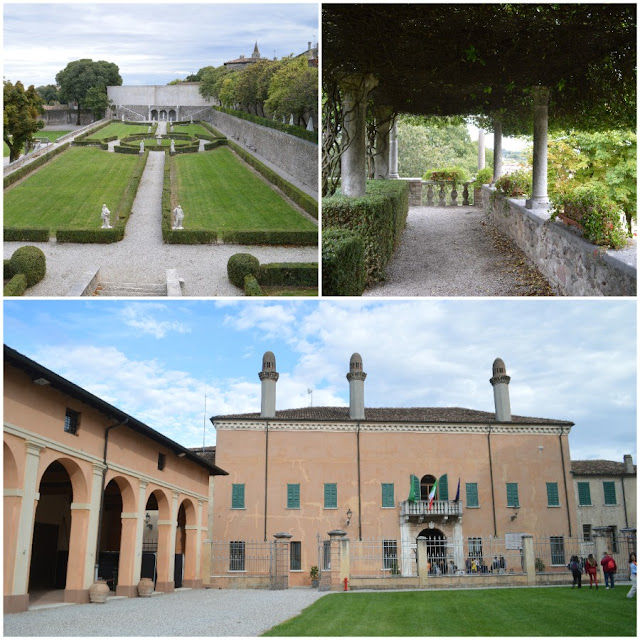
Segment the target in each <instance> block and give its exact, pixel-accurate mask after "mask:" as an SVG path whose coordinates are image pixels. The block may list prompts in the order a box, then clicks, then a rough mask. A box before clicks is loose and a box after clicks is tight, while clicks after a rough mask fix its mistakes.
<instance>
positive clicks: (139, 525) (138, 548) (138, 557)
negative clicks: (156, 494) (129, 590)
mask: <svg viewBox="0 0 640 640" xmlns="http://www.w3.org/2000/svg"><path fill="white" fill-rule="evenodd" d="M148 484H149V483H148V482H147V481H146V480H140V484H139V485H138V520H137V522H136V538H135V554H134V564H133V584H134V585H136V587H137V585H138V582H140V573H141V572H142V534H143V533H144V527H145V522H144V512H145V507H146V505H147V485H148Z"/></svg>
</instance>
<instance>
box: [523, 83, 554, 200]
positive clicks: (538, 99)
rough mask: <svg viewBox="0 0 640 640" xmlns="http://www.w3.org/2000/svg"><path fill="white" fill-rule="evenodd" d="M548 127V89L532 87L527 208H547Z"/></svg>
mask: <svg viewBox="0 0 640 640" xmlns="http://www.w3.org/2000/svg"><path fill="white" fill-rule="evenodd" d="M548 128H549V89H547V88H546V87H534V88H533V185H532V189H531V198H530V199H529V200H527V209H547V208H548V207H549V196H548V194H547V132H548Z"/></svg>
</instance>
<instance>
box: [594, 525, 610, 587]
mask: <svg viewBox="0 0 640 640" xmlns="http://www.w3.org/2000/svg"><path fill="white" fill-rule="evenodd" d="M592 535H593V541H594V542H595V545H594V546H595V551H594V552H593V555H594V556H595V559H596V564H597V565H598V581H599V582H600V584H602V585H603V586H604V571H603V570H602V565H601V564H600V560H602V555H603V554H604V552H605V551H609V549H607V546H608V544H609V540H608V535H609V527H593V534H592Z"/></svg>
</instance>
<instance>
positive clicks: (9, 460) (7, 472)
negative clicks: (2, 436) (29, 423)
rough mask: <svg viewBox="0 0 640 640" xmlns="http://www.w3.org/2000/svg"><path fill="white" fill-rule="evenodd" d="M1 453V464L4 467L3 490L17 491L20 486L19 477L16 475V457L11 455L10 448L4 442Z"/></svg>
mask: <svg viewBox="0 0 640 640" xmlns="http://www.w3.org/2000/svg"><path fill="white" fill-rule="evenodd" d="M3 444H4V447H3V453H2V464H3V466H4V469H3V483H4V488H5V489H17V488H19V487H20V485H21V484H22V483H21V482H20V476H19V474H18V463H17V462H16V457H15V456H14V455H13V451H11V447H10V446H9V445H8V444H7V443H6V442H4V443H3Z"/></svg>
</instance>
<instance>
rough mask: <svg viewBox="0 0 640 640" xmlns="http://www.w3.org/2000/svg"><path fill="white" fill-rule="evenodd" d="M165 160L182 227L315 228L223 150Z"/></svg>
mask: <svg viewBox="0 0 640 640" xmlns="http://www.w3.org/2000/svg"><path fill="white" fill-rule="evenodd" d="M171 162H172V163H174V164H173V168H174V169H175V185H174V184H172V192H173V193H172V200H173V201H174V202H175V203H176V204H178V203H179V204H180V205H181V206H182V209H183V211H184V214H185V217H184V227H185V229H217V230H225V229H233V230H288V231H296V230H300V231H306V230H314V229H316V228H317V227H316V226H315V225H314V224H313V222H311V221H310V220H308V219H307V218H305V217H303V216H302V214H300V213H299V212H298V211H296V210H295V209H294V208H293V207H292V206H291V205H290V204H289V203H288V202H286V201H285V200H284V199H283V198H282V197H280V196H279V195H278V194H277V193H276V192H275V191H274V190H273V189H271V188H270V187H269V186H268V185H267V184H266V183H265V182H264V181H263V180H262V179H261V178H259V177H258V176H256V175H255V174H254V173H253V172H252V171H251V170H250V169H248V168H247V166H246V165H245V164H244V163H243V162H242V161H241V160H239V159H238V158H237V157H236V156H235V155H234V154H233V153H232V152H231V151H230V150H229V149H227V148H225V147H220V148H218V149H214V150H213V151H209V152H207V153H198V154H189V155H182V156H175V157H174V158H172V160H171ZM174 186H175V189H174ZM173 206H175V204H174V205H173Z"/></svg>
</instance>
